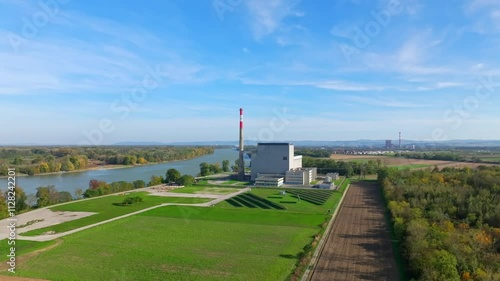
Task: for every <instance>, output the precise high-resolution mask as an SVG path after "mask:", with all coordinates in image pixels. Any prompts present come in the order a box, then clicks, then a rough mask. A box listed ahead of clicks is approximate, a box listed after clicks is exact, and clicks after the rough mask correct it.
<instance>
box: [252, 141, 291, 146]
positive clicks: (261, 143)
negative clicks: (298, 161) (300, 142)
mask: <svg viewBox="0 0 500 281" xmlns="http://www.w3.org/2000/svg"><path fill="white" fill-rule="evenodd" d="M258 145H267V146H268V145H293V144H292V143H288V142H260V143H258Z"/></svg>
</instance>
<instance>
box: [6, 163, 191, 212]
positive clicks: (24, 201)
mask: <svg viewBox="0 0 500 281" xmlns="http://www.w3.org/2000/svg"><path fill="white" fill-rule="evenodd" d="M194 183H195V178H194V177H193V176H191V175H181V173H180V172H179V171H178V170H176V169H169V170H168V171H167V172H166V173H165V177H163V176H151V181H150V182H149V183H148V184H147V186H155V185H160V184H177V185H180V186H190V185H193V184H194ZM144 187H146V183H145V182H144V181H143V180H136V181H133V182H126V181H118V182H112V183H107V182H105V181H99V180H90V181H89V186H88V188H87V189H86V190H85V191H83V190H82V189H81V188H78V189H76V190H75V192H74V196H72V194H71V193H69V192H67V191H58V190H57V189H56V188H55V187H54V186H53V185H50V186H40V187H38V188H37V189H36V190H37V192H36V195H33V194H31V195H26V193H25V192H24V190H23V189H22V188H21V187H18V186H17V187H16V188H15V199H16V201H15V202H16V213H17V214H19V213H22V212H25V211H28V210H30V209H36V208H43V207H47V206H51V205H55V204H60V203H65V202H70V201H72V200H75V199H76V200H78V199H82V198H92V197H97V196H102V195H108V194H113V193H118V192H125V191H130V190H134V189H139V188H144ZM8 196H9V193H8V191H6V192H5V193H4V192H1V191H0V219H4V218H6V217H7V216H8V207H7V197H8Z"/></svg>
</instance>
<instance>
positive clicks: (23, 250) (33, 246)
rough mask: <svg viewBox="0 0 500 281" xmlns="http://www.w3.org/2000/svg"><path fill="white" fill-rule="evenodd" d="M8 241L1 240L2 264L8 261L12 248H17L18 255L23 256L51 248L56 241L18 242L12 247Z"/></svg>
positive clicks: (0, 259)
mask: <svg viewBox="0 0 500 281" xmlns="http://www.w3.org/2000/svg"><path fill="white" fill-rule="evenodd" d="M7 243H8V242H7V239H4V240H0V253H2V254H1V255H0V262H2V263H3V262H4V261H7V259H8V258H7V255H8V253H9V252H10V248H11V247H15V248H16V255H17V256H21V255H24V254H27V253H31V252H34V251H36V250H40V249H43V248H46V247H49V246H50V245H53V244H54V243H55V241H48V242H33V241H24V240H17V241H16V244H15V245H12V246H10V245H9V244H7Z"/></svg>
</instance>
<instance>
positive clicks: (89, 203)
mask: <svg viewBox="0 0 500 281" xmlns="http://www.w3.org/2000/svg"><path fill="white" fill-rule="evenodd" d="M148 194H149V193H147V192H137V193H132V195H130V196H140V197H142V198H143V200H144V201H143V202H141V203H138V204H135V205H131V206H126V207H124V206H115V205H113V204H114V203H121V202H122V201H123V200H124V199H125V198H127V196H119V195H115V196H106V197H102V198H96V199H92V200H84V201H81V202H75V203H71V204H66V205H62V206H58V207H53V208H50V209H51V210H53V211H70V212H95V213H97V214H95V215H92V216H89V217H85V218H81V219H78V220H74V221H68V222H65V223H62V224H58V225H54V226H51V227H46V228H41V229H36V230H32V231H29V232H26V233H23V234H22V235H23V236H37V235H40V234H42V233H45V232H47V231H55V232H56V233H61V232H66V231H70V230H73V229H77V228H80V227H84V226H87V225H91V224H94V223H98V222H101V221H105V220H108V219H112V218H116V217H119V216H123V215H126V214H130V213H133V212H137V211H140V210H143V209H147V208H149V207H153V206H158V205H161V204H164V203H181V204H194V203H205V202H209V201H211V199H202V198H175V197H161V196H150V195H148Z"/></svg>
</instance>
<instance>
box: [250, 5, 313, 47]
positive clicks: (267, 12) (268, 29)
mask: <svg viewBox="0 0 500 281" xmlns="http://www.w3.org/2000/svg"><path fill="white" fill-rule="evenodd" d="M245 2H246V4H247V7H248V9H249V12H250V16H251V18H252V19H251V20H252V29H253V33H254V36H255V38H256V39H261V38H263V37H266V36H268V35H270V34H273V33H274V32H275V31H276V30H278V29H279V28H280V27H281V26H282V25H283V21H284V19H285V18H286V17H289V16H294V17H302V16H303V15H304V13H302V12H300V11H295V10H294V7H295V6H296V5H297V4H299V3H300V0H290V1H288V0H248V1H245Z"/></svg>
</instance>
